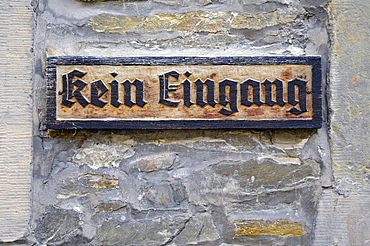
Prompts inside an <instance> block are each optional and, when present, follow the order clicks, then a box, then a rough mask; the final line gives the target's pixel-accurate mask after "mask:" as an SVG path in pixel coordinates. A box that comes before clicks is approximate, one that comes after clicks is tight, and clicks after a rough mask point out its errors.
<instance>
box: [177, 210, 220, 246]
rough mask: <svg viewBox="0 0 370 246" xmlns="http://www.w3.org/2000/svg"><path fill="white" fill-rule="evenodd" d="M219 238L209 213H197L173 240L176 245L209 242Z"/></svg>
mask: <svg viewBox="0 0 370 246" xmlns="http://www.w3.org/2000/svg"><path fill="white" fill-rule="evenodd" d="M218 239H220V235H219V234H218V232H217V229H216V227H215V225H214V223H213V221H212V217H211V215H210V214H197V215H196V216H194V217H192V218H191V219H190V220H189V222H188V223H186V226H185V228H184V229H183V230H182V231H181V233H180V234H179V235H177V236H176V238H175V239H174V240H173V242H174V243H175V244H176V245H189V244H199V243H211V242H214V241H216V240H218Z"/></svg>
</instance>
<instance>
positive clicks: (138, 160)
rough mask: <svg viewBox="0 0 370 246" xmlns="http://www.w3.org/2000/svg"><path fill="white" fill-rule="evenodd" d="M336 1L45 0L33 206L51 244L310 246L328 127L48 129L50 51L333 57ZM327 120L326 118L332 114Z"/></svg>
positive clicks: (39, 231) (325, 170)
mask: <svg viewBox="0 0 370 246" xmlns="http://www.w3.org/2000/svg"><path fill="white" fill-rule="evenodd" d="M326 3H327V2H326V1H321V2H317V3H316V4H313V3H309V2H302V1H290V2H289V3H288V2H286V1H263V0H262V1H257V2H256V1H246V0H243V1H203V0H199V1H180V0H175V1H161V0H156V1H130V2H125V1H104V2H103V1H96V2H95V1H94V2H81V1H76V0H67V1H63V4H61V3H60V2H59V1H55V0H45V1H39V2H38V9H37V11H36V13H37V18H36V21H37V28H36V30H35V31H36V36H35V46H36V48H35V51H36V52H35V64H36V66H35V67H36V73H35V78H34V81H35V83H36V87H37V88H40V90H39V93H37V98H38V105H37V110H38V112H39V114H37V115H36V117H35V121H37V122H39V124H35V125H36V127H37V128H36V129H35V132H36V134H35V135H36V137H35V145H34V149H35V155H34V156H35V161H34V182H33V204H34V206H33V214H32V220H31V230H32V231H33V232H34V233H33V236H34V240H35V241H36V242H39V243H42V244H48V245H62V244H66V245H70V244H72V245H80V244H91V245H191V244H200V245H228V244H234V245H235V244H241V245H250V244H256V245H260V244H262V245H308V244H310V243H311V242H312V241H313V238H314V224H315V218H316V216H317V203H318V199H319V196H320V193H321V191H322V186H328V185H330V179H331V171H330V159H329V158H328V156H329V148H328V140H327V132H326V131H325V130H324V129H325V126H324V127H323V128H322V129H321V130H273V129H272V130H265V131H251V130H130V131H129V130H122V131H120V130H116V131H87V130H86V131H49V132H47V131H45V129H44V128H43V123H44V121H45V75H44V73H45V70H44V67H45V58H46V56H48V55H89V56H150V55H157V56H158V55H161V56H176V55H180V56H181V55H190V56H199V55H202V56H223V55H228V56H232V55H239V56H241V55H245V56H247V55H322V56H323V58H324V59H323V61H324V74H323V75H324V76H323V77H324V78H325V77H326V76H325V73H326V69H325V68H326V66H327V63H326V60H327V57H328V47H329V45H328V42H329V41H328V40H329V38H328V29H327V26H328V20H329V17H328V12H327V9H326V8H325V4H326ZM324 125H325V124H324Z"/></svg>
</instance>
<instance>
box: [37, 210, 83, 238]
mask: <svg viewBox="0 0 370 246" xmlns="http://www.w3.org/2000/svg"><path fill="white" fill-rule="evenodd" d="M80 222H81V221H80V218H79V215H78V213H77V212H75V211H73V210H64V209H59V208H55V207H51V206H50V207H48V208H47V210H46V212H45V213H44V214H43V216H42V218H40V222H39V224H38V226H37V227H36V229H35V237H36V239H37V241H38V242H40V243H42V244H48V245H61V244H63V243H66V242H71V241H73V240H75V238H76V237H78V236H81V234H82V229H81V225H80Z"/></svg>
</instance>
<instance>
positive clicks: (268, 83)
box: [47, 57, 322, 129]
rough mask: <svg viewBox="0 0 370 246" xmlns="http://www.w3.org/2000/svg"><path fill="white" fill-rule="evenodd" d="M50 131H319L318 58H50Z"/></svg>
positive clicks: (319, 61)
mask: <svg viewBox="0 0 370 246" xmlns="http://www.w3.org/2000/svg"><path fill="white" fill-rule="evenodd" d="M47 76H48V86H47V88H48V116H47V127H48V128H49V129H132V128H146V129H155V128H319V127H320V126H321V121H322V119H321V97H322V95H321V93H322V90H321V83H322V81H321V59H320V57H130V58H117V57H104V58H101V57H49V58H48V65H47Z"/></svg>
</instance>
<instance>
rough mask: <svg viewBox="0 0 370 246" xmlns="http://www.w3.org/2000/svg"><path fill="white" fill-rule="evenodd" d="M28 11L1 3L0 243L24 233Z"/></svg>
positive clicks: (27, 164) (28, 162) (29, 106)
mask: <svg viewBox="0 0 370 246" xmlns="http://www.w3.org/2000/svg"><path fill="white" fill-rule="evenodd" d="M31 49H32V7H31V5H30V3H29V2H27V1H10V0H9V1H8V0H4V1H1V2H0V77H1V79H0V85H1V92H0V242H1V241H14V240H17V239H19V238H22V237H23V236H24V234H25V233H27V232H28V221H29V217H30V186H31V158H32V155H31V143H32V97H31V93H32V83H31V78H32V60H31V59H32V56H31V52H32V50H31Z"/></svg>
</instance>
